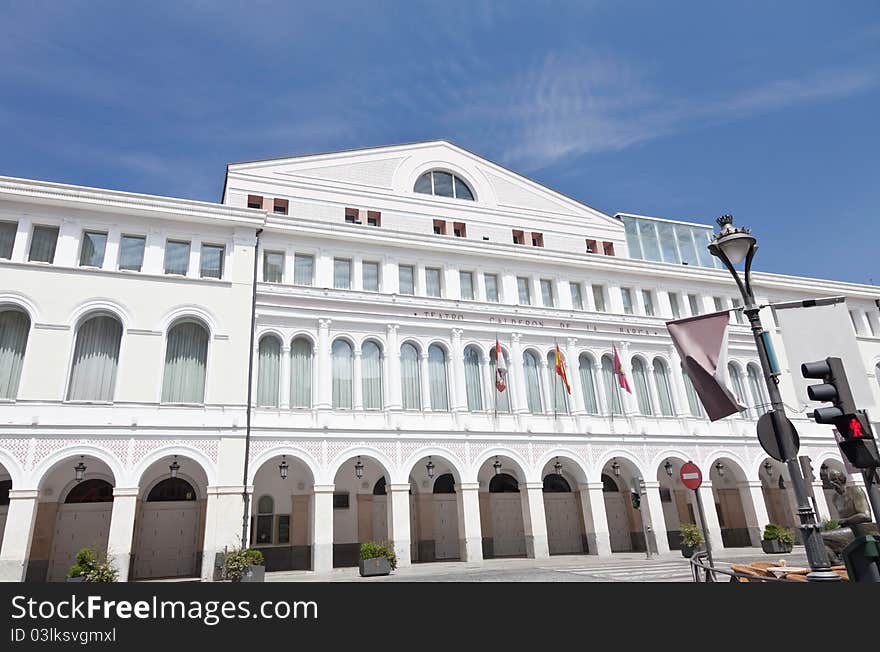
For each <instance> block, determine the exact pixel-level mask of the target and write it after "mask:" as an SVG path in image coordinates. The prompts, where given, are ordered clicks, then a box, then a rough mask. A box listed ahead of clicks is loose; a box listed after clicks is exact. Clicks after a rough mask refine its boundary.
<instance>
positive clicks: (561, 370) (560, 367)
mask: <svg viewBox="0 0 880 652" xmlns="http://www.w3.org/2000/svg"><path fill="white" fill-rule="evenodd" d="M556 374H557V375H558V376H559V377H560V378H562V382H563V383H565V391H566V392H568V394H569V396H570V395H571V385H569V384H568V374H567V373H565V361H564V360H563V359H562V351H560V350H559V345H558V344H557V345H556Z"/></svg>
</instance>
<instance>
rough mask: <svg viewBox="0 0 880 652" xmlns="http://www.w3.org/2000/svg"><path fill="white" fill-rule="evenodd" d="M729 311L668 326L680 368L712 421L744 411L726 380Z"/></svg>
mask: <svg viewBox="0 0 880 652" xmlns="http://www.w3.org/2000/svg"><path fill="white" fill-rule="evenodd" d="M729 323H730V313H729V312H728V311H727V310H724V311H722V312H712V313H709V314H708V315H699V316H698V317H688V318H686V319H676V320H675V321H669V322H666V328H667V330H669V335H670V336H671V337H672V343H673V344H674V345H675V348H676V350H677V351H678V355H679V356H681V361H682V362H681V365H682V367H683V369H684V371H685V372H686V373H687V375H688V377H689V378H690V379H691V384H693V386H694V390H696V392H697V396H698V397H699V398H700V402H701V403H702V404H703V407H704V408H706V414H707V415H708V416H709V420H710V421H718V420H719V419H723V418H724V417H726V416H730V415H731V414H736V413H737V412H741V411H742V410H745V409H746V408H745V406H743V405H740V404H739V401H738V400H737V398H736V394H734V393H733V391H731V389H730V386H729V383H728V379H727V325H728V324H729Z"/></svg>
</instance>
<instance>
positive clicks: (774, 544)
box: [761, 523, 794, 555]
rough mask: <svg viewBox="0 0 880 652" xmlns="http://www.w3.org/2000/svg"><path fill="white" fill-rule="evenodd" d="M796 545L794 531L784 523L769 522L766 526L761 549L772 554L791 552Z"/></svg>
mask: <svg viewBox="0 0 880 652" xmlns="http://www.w3.org/2000/svg"><path fill="white" fill-rule="evenodd" d="M793 545H794V533H793V532H792V531H791V530H789V529H788V528H787V527H785V526H783V525H777V524H776V523H768V524H767V526H766V527H765V528H764V536H763V537H762V540H761V549H762V550H763V551H764V552H766V553H768V554H772V555H778V554H780V553H788V552H791V549H792V546H793Z"/></svg>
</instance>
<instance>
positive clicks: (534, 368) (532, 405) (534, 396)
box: [523, 351, 544, 414]
mask: <svg viewBox="0 0 880 652" xmlns="http://www.w3.org/2000/svg"><path fill="white" fill-rule="evenodd" d="M523 372H524V373H525V377H526V398H527V399H528V403H529V412H531V413H532V414H541V413H543V411H544V410H543V405H542V403H541V379H540V369H539V368H538V359H537V358H536V357H535V355H534V354H533V353H532V352H531V351H526V352H525V353H523Z"/></svg>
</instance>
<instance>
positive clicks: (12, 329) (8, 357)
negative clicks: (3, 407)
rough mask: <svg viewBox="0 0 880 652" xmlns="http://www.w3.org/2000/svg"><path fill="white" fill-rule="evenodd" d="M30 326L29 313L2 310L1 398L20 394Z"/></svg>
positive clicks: (0, 342)
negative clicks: (19, 383) (22, 368)
mask: <svg viewBox="0 0 880 652" xmlns="http://www.w3.org/2000/svg"><path fill="white" fill-rule="evenodd" d="M30 327H31V320H30V317H28V316H27V313H25V312H23V311H21V310H4V311H3V312H0V398H9V399H13V398H15V397H16V396H17V395H18V382H19V380H21V367H22V363H23V362H24V352H25V348H26V347H27V339H28V331H29V330H30Z"/></svg>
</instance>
